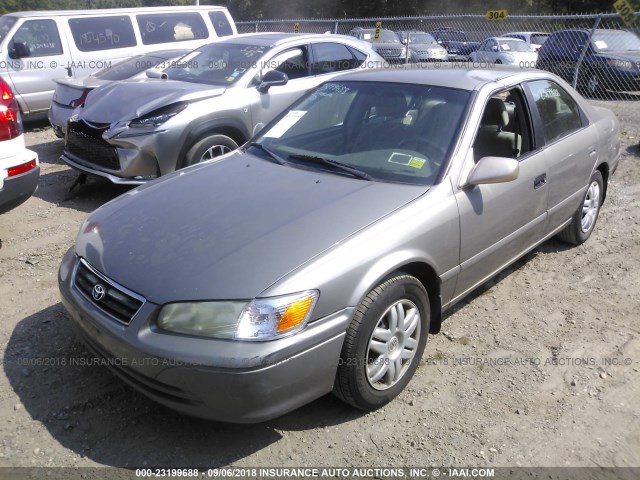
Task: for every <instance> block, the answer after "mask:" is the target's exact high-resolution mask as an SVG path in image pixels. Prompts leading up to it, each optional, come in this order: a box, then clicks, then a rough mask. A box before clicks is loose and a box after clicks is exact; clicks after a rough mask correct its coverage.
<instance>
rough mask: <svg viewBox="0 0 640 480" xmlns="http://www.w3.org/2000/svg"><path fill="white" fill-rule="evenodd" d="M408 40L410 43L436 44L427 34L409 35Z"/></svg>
mask: <svg viewBox="0 0 640 480" xmlns="http://www.w3.org/2000/svg"><path fill="white" fill-rule="evenodd" d="M409 40H410V41H411V43H426V44H429V43H438V42H436V39H435V38H433V37H432V36H431V35H429V34H428V33H410V34H409Z"/></svg>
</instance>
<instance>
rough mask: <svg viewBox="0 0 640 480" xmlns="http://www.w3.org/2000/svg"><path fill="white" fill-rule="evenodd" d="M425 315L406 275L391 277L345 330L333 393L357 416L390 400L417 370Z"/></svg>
mask: <svg viewBox="0 0 640 480" xmlns="http://www.w3.org/2000/svg"><path fill="white" fill-rule="evenodd" d="M429 313H430V310H429V297H428V296H427V292H426V290H425V289H424V287H423V286H422V284H421V283H420V282H419V281H418V280H417V279H416V278H415V277H412V276H410V275H405V274H400V273H399V274H397V275H394V276H392V277H391V278H389V279H388V280H386V281H384V282H382V283H381V284H380V285H378V286H377V287H376V288H374V289H373V290H372V291H371V292H369V294H368V295H367V296H366V297H365V299H364V300H363V301H362V303H361V304H360V305H359V306H358V308H357V310H356V313H355V315H354V318H353V320H352V322H351V325H350V326H349V329H348V330H347V335H346V338H345V341H344V345H343V347H342V353H341V356H340V363H339V366H338V372H337V375H336V381H335V386H334V393H335V394H336V395H337V396H338V397H339V398H341V399H342V400H344V401H345V402H347V403H349V404H351V405H353V406H355V407H357V408H360V409H363V410H374V409H376V408H379V407H381V406H383V405H385V404H387V403H388V402H390V401H391V400H393V399H394V398H395V397H396V396H397V395H398V394H399V393H400V392H402V390H403V389H404V388H405V387H406V385H407V384H408V383H409V380H411V377H412V376H413V374H414V372H415V371H416V368H417V367H418V364H419V362H420V358H421V357H422V353H423V352H424V347H425V344H426V341H427V333H428V331H429V319H430V315H429Z"/></svg>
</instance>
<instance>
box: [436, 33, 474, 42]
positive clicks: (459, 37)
mask: <svg viewBox="0 0 640 480" xmlns="http://www.w3.org/2000/svg"><path fill="white" fill-rule="evenodd" d="M440 38H441V39H442V40H444V41H446V42H466V41H467V35H466V34H465V33H464V32H441V33H440Z"/></svg>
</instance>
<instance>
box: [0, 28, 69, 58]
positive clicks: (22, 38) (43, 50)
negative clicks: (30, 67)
mask: <svg viewBox="0 0 640 480" xmlns="http://www.w3.org/2000/svg"><path fill="white" fill-rule="evenodd" d="M15 43H23V44H25V45H26V46H27V47H28V48H29V50H30V51H31V56H33V57H44V56H47V55H60V54H62V43H61V42H60V35H58V26H57V25H56V22H55V21H53V20H28V21H26V22H24V23H23V24H22V25H20V28H18V31H17V32H16V34H15V35H14V36H13V38H12V39H11V42H10V43H9V50H13V49H14V44H15Z"/></svg>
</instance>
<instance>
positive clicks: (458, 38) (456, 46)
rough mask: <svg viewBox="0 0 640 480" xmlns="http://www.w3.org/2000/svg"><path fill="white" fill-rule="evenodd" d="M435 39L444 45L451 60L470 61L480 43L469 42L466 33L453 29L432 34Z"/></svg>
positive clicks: (443, 29) (444, 29)
mask: <svg viewBox="0 0 640 480" xmlns="http://www.w3.org/2000/svg"><path fill="white" fill-rule="evenodd" d="M431 35H432V36H433V38H435V39H436V41H437V42H438V43H439V44H440V45H442V46H443V47H444V48H445V49H446V50H447V53H448V54H449V60H461V61H467V60H469V58H470V57H469V56H470V55H471V53H472V52H473V51H474V50H475V49H476V48H478V46H479V45H480V43H479V42H472V41H470V40H469V37H468V36H467V34H466V32H464V31H462V30H454V29H452V28H439V29H437V30H434V31H433V32H431Z"/></svg>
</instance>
